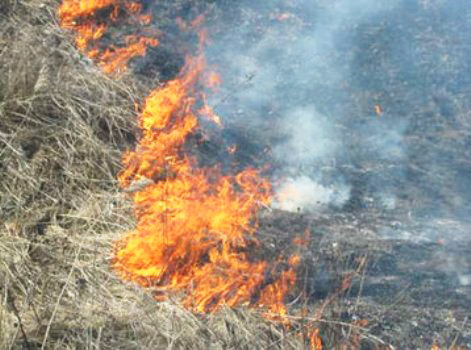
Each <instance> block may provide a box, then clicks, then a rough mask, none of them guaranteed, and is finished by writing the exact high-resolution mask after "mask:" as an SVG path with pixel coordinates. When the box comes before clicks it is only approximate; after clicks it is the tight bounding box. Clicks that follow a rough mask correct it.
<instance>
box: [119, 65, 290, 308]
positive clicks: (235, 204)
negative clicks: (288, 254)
mask: <svg viewBox="0 0 471 350" xmlns="http://www.w3.org/2000/svg"><path fill="white" fill-rule="evenodd" d="M203 69H204V58H203V57H202V56H199V57H194V58H191V59H190V60H189V61H188V63H187V64H186V66H185V68H184V69H183V72H182V74H181V75H180V77H178V78H177V79H175V80H172V81H170V82H168V83H167V84H166V85H165V86H164V87H163V88H161V89H156V90H154V91H153V92H152V93H151V94H150V96H149V97H148V98H147V99H146V101H145V106H144V109H143V112H142V114H141V115H140V117H139V122H140V127H141V129H142V133H143V136H142V138H141V139H140V140H139V144H138V146H137V148H136V150H135V151H132V152H129V153H128V154H126V155H125V157H124V161H123V163H124V170H123V171H122V173H121V174H120V176H119V180H120V184H121V186H122V187H123V188H127V187H129V186H130V185H131V184H132V183H134V182H136V181H140V180H142V179H150V180H151V181H149V182H148V183H149V184H148V185H147V186H146V187H145V188H143V189H142V190H139V191H137V192H135V193H133V195H132V197H133V201H134V203H135V213H136V217H137V227H136V229H135V230H134V231H133V232H131V233H129V234H127V235H126V236H125V237H124V238H122V239H121V240H119V241H118V243H117V246H116V253H115V259H114V263H113V266H114V268H115V270H116V271H117V272H118V273H119V275H120V276H121V277H122V278H123V279H126V280H131V281H134V282H136V283H138V284H140V285H143V286H146V287H152V288H153V289H154V291H155V292H156V295H157V297H160V296H163V294H161V293H163V292H183V293H182V302H183V305H185V306H186V307H188V308H191V309H192V310H195V311H197V312H209V311H214V310H216V309H217V308H218V307H221V306H223V305H225V306H229V307H233V306H236V305H241V304H246V305H259V306H262V305H263V306H266V307H267V308H268V309H269V310H270V311H272V312H276V313H277V314H285V313H286V310H285V308H284V306H283V297H284V294H286V291H287V290H288V289H289V288H290V287H291V286H292V285H293V283H294V279H295V274H294V271H293V270H292V269H287V270H285V271H282V272H280V273H278V275H275V276H270V272H269V271H268V264H267V263H266V262H265V261H253V259H251V258H250V256H249V253H248V252H249V250H250V249H249V246H252V247H253V246H254V245H257V244H258V242H257V240H256V238H255V236H254V234H255V230H256V224H255V223H254V221H253V217H254V214H255V213H256V211H257V209H258V207H259V205H260V204H264V205H268V204H269V203H270V196H271V185H270V183H269V181H268V180H267V179H265V178H263V177H261V176H260V174H259V172H258V171H257V170H255V169H246V170H244V171H242V172H240V173H238V174H236V175H233V176H231V175H222V174H221V172H220V170H219V169H218V168H215V167H212V168H202V167H199V166H198V165H197V161H196V159H194V157H191V156H189V155H186V154H185V153H184V145H185V141H186V139H187V136H188V135H189V134H190V133H192V132H194V131H195V130H196V128H197V127H198V117H197V116H196V115H195V112H194V110H195V104H196V102H197V100H198V98H197V96H198V91H197V83H198V81H199V78H200V77H201V73H202V72H203ZM297 263H298V261H297V259H292V261H291V264H290V265H291V266H295V265H297ZM269 279H271V280H272V281H274V282H272V283H267V280H269Z"/></svg>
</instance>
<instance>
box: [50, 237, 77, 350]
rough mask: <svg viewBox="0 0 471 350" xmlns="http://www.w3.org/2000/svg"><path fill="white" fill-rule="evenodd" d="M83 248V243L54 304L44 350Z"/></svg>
mask: <svg viewBox="0 0 471 350" xmlns="http://www.w3.org/2000/svg"><path fill="white" fill-rule="evenodd" d="M81 250H82V245H80V246H79V248H78V250H77V253H76V254H75V258H74V262H73V263H72V267H71V268H70V271H69V274H68V275H67V280H66V281H65V284H64V287H62V290H61V292H60V294H59V297H58V298H57V301H56V304H55V305H54V311H52V315H51V318H50V319H49V322H48V324H47V328H46V333H45V334H44V338H43V342H42V345H41V350H44V349H45V347H46V342H47V338H48V336H49V331H50V330H51V326H52V322H53V321H54V318H55V317H56V313H57V310H58V309H59V304H60V302H61V300H62V296H63V295H64V293H65V290H66V289H67V286H68V285H69V281H70V278H71V277H72V273H73V272H74V270H75V263H76V262H77V258H78V256H79V254H80V252H81Z"/></svg>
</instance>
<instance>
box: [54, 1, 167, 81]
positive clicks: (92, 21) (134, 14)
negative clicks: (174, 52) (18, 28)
mask: <svg viewBox="0 0 471 350" xmlns="http://www.w3.org/2000/svg"><path fill="white" fill-rule="evenodd" d="M141 11H142V6H141V4H139V3H137V2H132V1H122V0H121V1H120V0H64V1H63V3H62V4H61V5H60V7H59V11H58V14H59V20H60V25H61V27H63V28H67V29H71V30H73V31H75V44H76V46H77V48H78V49H79V50H80V51H81V52H82V53H83V54H85V55H86V56H87V57H89V58H91V59H92V60H94V61H95V62H97V63H98V64H99V66H100V67H101V68H102V70H103V71H104V72H105V73H116V72H117V73H119V72H122V71H124V70H125V69H126V65H127V63H128V62H129V60H130V59H132V58H133V57H136V56H144V55H145V53H146V49H147V47H148V46H157V45H158V44H159V41H158V40H157V39H156V38H154V37H144V36H139V37H137V36H133V35H131V36H128V37H126V38H125V40H124V41H125V42H124V45H123V46H120V47H114V46H110V47H107V48H105V49H103V48H102V47H101V45H100V43H99V41H100V39H102V38H103V36H104V35H105V33H106V32H107V30H108V24H107V21H108V22H109V21H111V22H112V23H117V22H120V23H121V22H124V23H126V24H127V23H129V24H131V23H137V24H141V25H142V24H149V23H150V21H151V18H152V17H151V15H150V14H146V13H142V12H141Z"/></svg>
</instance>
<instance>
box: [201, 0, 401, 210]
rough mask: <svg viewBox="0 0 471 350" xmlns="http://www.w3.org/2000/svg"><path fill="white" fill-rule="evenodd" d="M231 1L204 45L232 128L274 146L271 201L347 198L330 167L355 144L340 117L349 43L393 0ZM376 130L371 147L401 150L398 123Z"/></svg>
mask: <svg viewBox="0 0 471 350" xmlns="http://www.w3.org/2000/svg"><path fill="white" fill-rule="evenodd" d="M231 6H232V8H231V10H230V11H231V12H230V15H229V16H228V18H230V17H232V21H231V20H229V21H228V28H227V29H226V30H224V29H223V30H221V32H222V34H220V35H217V36H216V37H214V38H213V39H212V43H211V45H210V47H209V51H208V53H207V55H208V57H209V59H210V61H211V62H212V63H213V64H214V65H215V66H216V67H218V68H219V69H220V71H221V72H222V76H223V81H224V84H223V89H224V87H225V88H226V90H225V91H223V92H222V94H221V95H222V96H224V98H222V99H221V98H220V97H219V98H217V97H216V98H215V99H214V100H213V101H211V102H212V104H213V105H215V106H216V111H217V113H219V114H220V115H223V116H224V118H225V120H226V123H227V124H228V125H229V127H230V128H234V127H236V128H241V127H242V128H244V129H246V130H248V131H249V132H250V133H251V135H255V136H254V137H256V138H257V139H258V140H259V141H260V142H265V143H266V144H268V145H270V146H271V147H272V156H273V161H274V162H275V163H276V169H275V171H274V174H273V177H274V182H275V183H277V184H278V185H276V188H275V191H276V193H277V198H276V201H275V206H278V207H280V208H283V209H286V210H299V209H303V210H317V209H319V208H322V207H327V206H336V207H341V206H342V205H344V204H345V203H346V202H347V201H348V200H349V198H350V190H351V185H350V184H348V183H347V179H345V177H344V176H343V174H342V173H341V171H339V169H337V171H333V170H334V168H335V166H336V165H337V164H338V162H339V161H340V162H341V161H346V160H347V158H348V156H347V155H348V153H349V152H348V151H347V150H346V147H349V145H348V144H346V143H344V131H345V130H344V129H345V125H343V124H345V123H343V121H342V118H344V116H345V115H347V116H349V117H351V116H350V115H349V111H348V110H347V108H348V107H347V104H346V103H345V102H346V100H347V99H348V94H349V92H348V89H347V87H346V82H347V80H348V79H349V76H350V72H351V69H352V67H351V65H352V61H353V58H354V56H353V55H352V52H348V50H346V49H345V48H346V47H350V46H352V45H351V44H349V40H351V38H350V37H349V36H350V30H351V29H352V28H356V27H358V26H359V25H361V24H362V23H363V22H364V21H366V20H368V19H369V18H371V17H372V16H378V15H382V16H384V14H385V13H387V12H388V11H390V10H392V9H393V8H394V6H395V1H392V2H388V4H384V3H380V2H377V1H372V0H361V1H350V0H341V1H333V2H328V3H325V4H322V3H321V2H312V1H307V0H306V1H296V2H293V3H290V2H286V1H271V2H265V3H264V4H259V5H254V4H251V5H248V4H245V2H243V4H242V6H243V7H244V12H243V14H239V13H237V10H234V9H233V4H231ZM248 9H251V10H252V11H253V12H250V11H249V10H248ZM228 11H229V10H228ZM239 16H241V17H242V18H244V20H241V19H240V18H239ZM233 18H236V19H235V20H234V19H233ZM239 20H240V22H239V23H238V25H235V23H236V22H237V21H239ZM368 117H369V118H371V116H368ZM374 127H375V126H374V125H372V126H371V127H368V126H367V128H365V125H363V126H362V128H365V129H371V128H374ZM375 135H376V139H372V140H367V143H369V146H368V147H371V148H372V149H375V150H376V151H377V153H379V154H380V155H381V156H382V157H383V158H388V157H392V158H395V157H397V155H398V154H402V153H403V152H404V151H403V149H402V147H403V145H402V144H401V137H402V130H400V128H396V127H393V128H389V129H388V130H387V131H386V130H383V131H381V133H379V134H378V133H375ZM377 140H379V142H376V141H377ZM388 206H391V204H390V203H389V204H388Z"/></svg>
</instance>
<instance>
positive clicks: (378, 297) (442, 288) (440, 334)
mask: <svg viewBox="0 0 471 350" xmlns="http://www.w3.org/2000/svg"><path fill="white" fill-rule="evenodd" d="M261 225H262V226H261V237H262V240H264V241H265V242H266V243H267V244H268V245H270V244H273V245H276V246H278V247H280V246H284V247H286V243H287V241H288V240H290V239H292V237H293V236H292V235H293V234H296V233H297V234H298V235H302V234H303V232H304V230H305V229H306V228H308V229H309V231H310V232H311V241H310V243H309V249H307V251H304V252H303V256H304V260H303V265H302V267H301V270H302V271H303V272H302V273H301V274H302V275H303V276H304V277H303V278H300V281H302V282H300V283H301V284H302V286H301V288H303V289H304V290H305V291H306V292H307V293H306V294H307V295H308V298H309V302H310V304H311V305H312V306H313V309H314V310H315V309H316V308H319V305H320V304H322V301H323V300H326V298H329V296H332V295H335V294H336V293H337V292H338V290H339V288H340V285H341V284H342V281H343V280H344V279H345V277H346V276H350V274H351V273H352V272H353V271H354V270H355V269H357V268H358V262H359V261H361V260H362V259H363V258H366V261H367V264H366V267H365V268H364V269H359V270H357V271H356V272H357V273H354V277H353V279H352V282H351V284H350V285H349V287H348V289H347V290H345V291H344V292H342V293H340V294H338V296H337V297H336V299H335V301H333V302H332V305H330V306H329V307H328V308H326V311H325V315H324V317H325V319H326V320H329V319H334V320H336V321H338V320H341V321H343V322H346V323H351V322H355V321H358V320H367V321H368V325H367V326H366V327H365V329H364V333H363V340H362V343H361V344H362V347H361V348H365V349H368V348H371V347H372V346H373V345H378V344H381V342H384V344H389V345H392V346H394V347H395V348H397V349H425V348H427V347H428V348H430V347H431V346H432V345H433V344H434V342H435V343H437V344H439V345H440V346H441V347H443V348H445V347H447V346H448V347H451V346H452V345H461V346H467V347H470V346H471V331H470V330H471V327H470V324H469V322H470V320H469V315H470V314H471V280H470V278H471V276H470V271H471V240H469V239H467V240H466V239H464V238H460V239H455V240H447V239H446V238H445V239H444V238H443V237H446V236H447V232H446V230H447V229H448V228H449V227H450V225H451V223H450V222H449V221H447V222H443V223H441V224H440V223H438V222H435V223H430V226H428V227H427V226H426V225H423V224H422V223H421V224H419V225H414V223H413V220H412V219H411V218H406V219H403V220H402V221H400V220H397V218H392V217H386V216H385V215H384V214H383V215H382V214H381V213H379V212H374V211H373V210H365V211H363V212H356V213H345V212H344V213H341V212H324V213H322V214H320V213H318V214H315V215H313V214H310V215H309V214H302V213H298V214H294V213H287V212H282V211H272V212H268V213H265V214H264V216H263V218H262V219H261ZM440 225H442V226H441V227H440ZM426 229H429V230H434V231H435V232H436V239H434V240H431V239H424V238H421V236H422V237H423V232H421V230H426ZM458 229H461V230H462V232H464V233H466V232H469V226H468V227H455V230H458ZM390 231H395V234H394V235H395V237H396V238H390V237H387V234H386V233H385V234H384V235H380V234H378V232H387V233H388V234H391V233H390ZM401 233H402V234H403V235H404V238H402V239H400V238H397V237H400V235H401ZM411 236H413V237H416V238H415V239H410V237H411ZM275 237H276V238H275ZM281 237H284V238H281ZM288 237H289V238H288ZM427 237H430V234H427ZM283 241H284V242H283ZM347 328H348V327H347ZM324 341H325V342H326V343H327V344H328V336H326V337H325V339H324Z"/></svg>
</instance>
